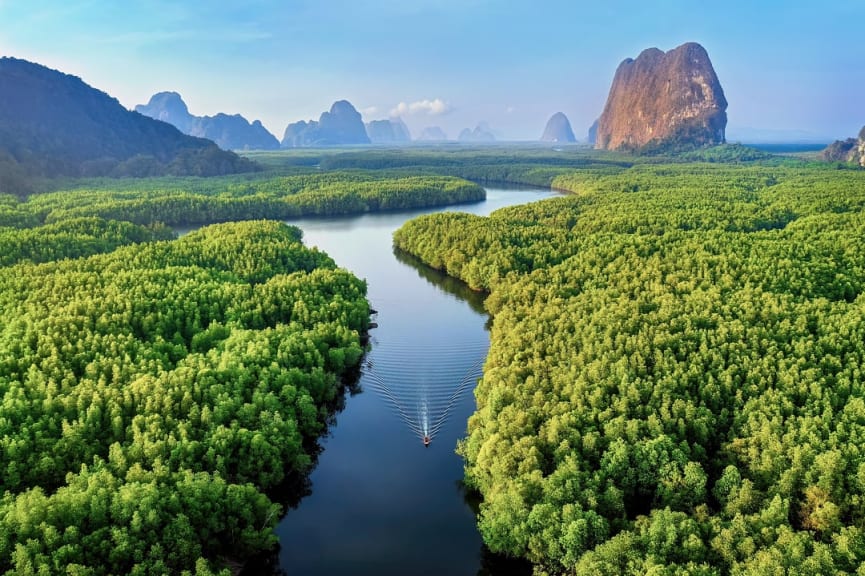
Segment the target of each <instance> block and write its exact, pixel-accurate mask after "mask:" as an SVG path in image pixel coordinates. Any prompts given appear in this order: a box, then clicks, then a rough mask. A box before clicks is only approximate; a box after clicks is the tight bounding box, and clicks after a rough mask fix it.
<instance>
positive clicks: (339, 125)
mask: <svg viewBox="0 0 865 576" xmlns="http://www.w3.org/2000/svg"><path fill="white" fill-rule="evenodd" d="M369 143H370V141H369V136H367V134H366V126H364V124H363V120H361V116H360V112H358V111H357V110H355V108H354V106H352V105H351V103H350V102H348V101H347V100H337V101H336V102H334V103H333V106H331V107H330V111H329V112H324V113H322V115H321V116H320V117H319V119H318V122H316V121H315V120H310V121H309V122H303V121H300V122H295V123H293V124H289V125H288V126H287V127H286V129H285V135H284V136H283V138H282V147H283V148H295V147H299V146H342V145H347V144H369Z"/></svg>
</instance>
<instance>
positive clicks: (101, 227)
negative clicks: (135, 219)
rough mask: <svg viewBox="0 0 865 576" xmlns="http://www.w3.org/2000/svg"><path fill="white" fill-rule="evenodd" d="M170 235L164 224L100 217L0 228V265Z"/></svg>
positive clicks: (76, 254) (72, 255) (101, 249)
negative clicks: (145, 224) (147, 225)
mask: <svg viewBox="0 0 865 576" xmlns="http://www.w3.org/2000/svg"><path fill="white" fill-rule="evenodd" d="M172 238H174V233H173V232H172V231H171V230H169V229H168V228H166V227H164V226H152V227H144V226H139V225H137V224H131V223H129V222H117V221H114V220H102V219H101V218H74V219H71V220H65V221H62V222H58V223H56V224H48V225H47V226H40V227H38V228H25V229H23V230H22V229H19V228H16V227H8V228H7V227H0V267H2V266H10V265H12V264H16V263H18V262H22V261H28V262H51V261H53V260H61V259H63V258H80V257H82V256H90V255H91V254H100V253H102V252H111V251H112V250H114V249H115V248H117V247H118V246H125V245H126V244H136V243H140V242H151V241H154V240H170V239H172Z"/></svg>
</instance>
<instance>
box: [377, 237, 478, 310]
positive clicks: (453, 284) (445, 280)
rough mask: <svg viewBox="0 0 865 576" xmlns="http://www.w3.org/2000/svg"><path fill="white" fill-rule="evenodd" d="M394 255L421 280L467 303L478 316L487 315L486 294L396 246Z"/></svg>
mask: <svg viewBox="0 0 865 576" xmlns="http://www.w3.org/2000/svg"><path fill="white" fill-rule="evenodd" d="M393 255H394V257H395V258H396V259H397V261H398V262H400V263H401V264H405V265H406V266H409V267H411V268H414V270H415V271H416V272H417V275H418V276H419V277H420V278H423V279H424V280H426V281H427V282H429V283H430V284H432V285H433V286H435V287H436V288H439V289H440V290H442V291H443V292H447V293H448V294H451V295H453V296H456V297H457V298H459V299H460V300H463V301H465V302H466V304H468V305H469V307H470V308H471V309H472V310H474V311H475V312H477V313H478V314H486V313H487V312H486V309H485V308H484V300H486V298H487V295H486V293H484V292H477V291H475V290H472V289H471V288H469V287H468V284H466V283H465V282H463V281H462V280H458V279H456V278H454V277H453V276H448V275H447V274H445V273H444V272H442V271H441V270H436V269H435V268H432V267H431V266H428V265H427V264H425V263H423V262H422V261H421V260H420V259H419V258H417V257H415V256H412V255H411V254H409V253H408V252H405V251H403V250H400V249H399V248H397V247H395V246H394V249H393Z"/></svg>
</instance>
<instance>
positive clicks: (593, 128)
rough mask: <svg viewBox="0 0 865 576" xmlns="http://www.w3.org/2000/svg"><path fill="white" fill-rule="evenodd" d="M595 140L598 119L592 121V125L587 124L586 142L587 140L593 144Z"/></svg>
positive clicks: (596, 139) (596, 138)
mask: <svg viewBox="0 0 865 576" xmlns="http://www.w3.org/2000/svg"><path fill="white" fill-rule="evenodd" d="M597 141H598V121H597V120H595V121H594V122H592V125H591V126H589V135H588V142H589V144H591V145H592V146H594V145H595V143H596V142H597Z"/></svg>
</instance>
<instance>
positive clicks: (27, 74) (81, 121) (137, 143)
mask: <svg viewBox="0 0 865 576" xmlns="http://www.w3.org/2000/svg"><path fill="white" fill-rule="evenodd" d="M255 168H256V165H255V164H254V163H253V162H250V161H249V160H246V159H243V158H240V157H238V156H237V155H236V154H233V153H231V152H225V151H223V150H220V149H219V148H218V147H217V146H216V145H215V144H214V143H213V142H211V141H209V140H205V139H203V138H194V137H192V136H187V135H185V134H183V133H181V132H180V131H179V130H177V128H175V127H174V126H171V125H170V124H166V123H165V122H159V121H157V120H154V119H152V118H148V117H147V116H143V115H141V114H138V113H137V112H132V111H130V110H127V109H126V108H124V107H123V106H122V105H121V104H120V103H119V102H118V101H117V100H116V99H114V98H112V97H110V96H109V95H108V94H106V93H105V92H102V91H100V90H97V89H95V88H93V87H91V86H89V85H87V84H86V83H85V82H84V81H82V80H81V79H80V78H78V77H76V76H70V75H68V74H64V73H62V72H58V71H57V70H52V69H50V68H47V67H45V66H41V65H39V64H34V63H32V62H28V61H26V60H20V59H17V58H9V57H5V58H0V173H2V174H3V179H0V182H6V185H7V186H11V184H9V182H10V181H13V182H15V181H23V180H26V179H29V178H33V177H55V176H104V175H114V176H130V175H131V176H151V175H161V174H175V175H200V176H208V175H216V174H227V173H235V172H241V171H249V170H254V169H255Z"/></svg>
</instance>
